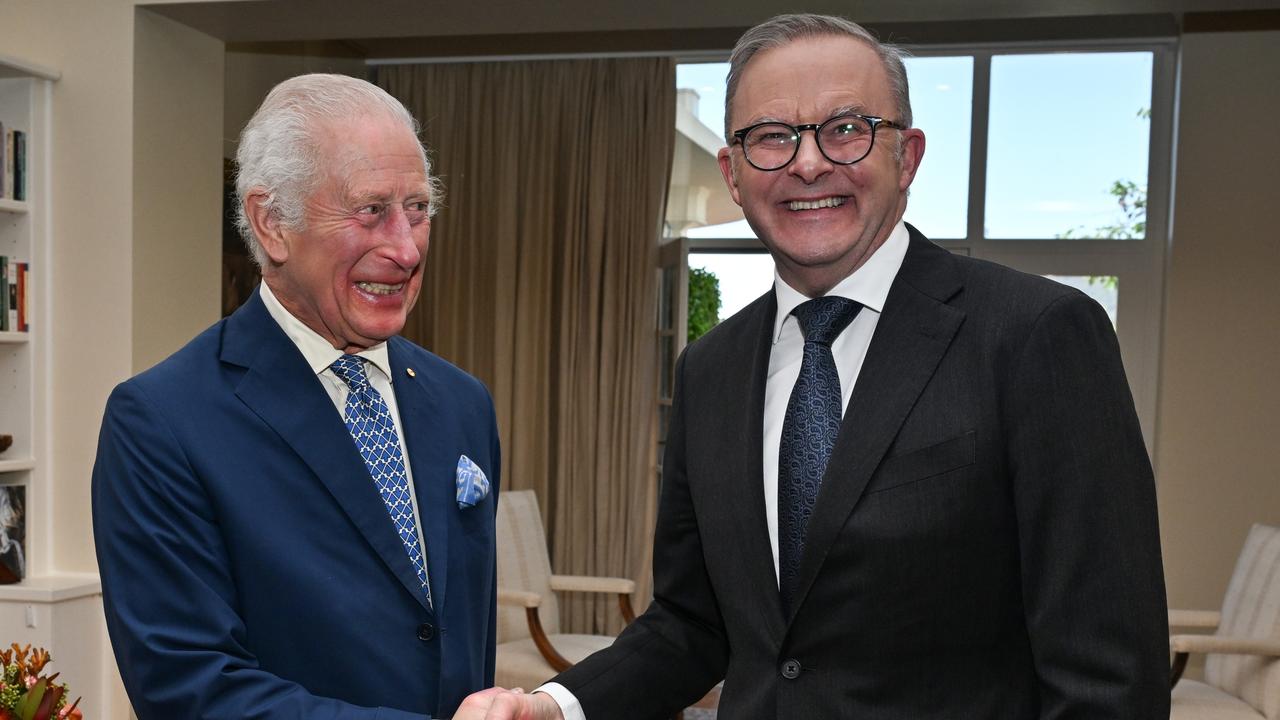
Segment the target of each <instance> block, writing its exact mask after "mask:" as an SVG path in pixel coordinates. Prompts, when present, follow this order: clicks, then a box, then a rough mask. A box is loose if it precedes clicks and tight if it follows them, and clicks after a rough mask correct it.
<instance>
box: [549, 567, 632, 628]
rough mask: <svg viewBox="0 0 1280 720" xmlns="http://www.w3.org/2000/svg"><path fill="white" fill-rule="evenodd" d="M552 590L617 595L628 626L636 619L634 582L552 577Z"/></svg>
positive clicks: (611, 578) (608, 578) (619, 610)
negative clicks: (633, 604) (633, 594)
mask: <svg viewBox="0 0 1280 720" xmlns="http://www.w3.org/2000/svg"><path fill="white" fill-rule="evenodd" d="M551 589H552V590H560V591H568V592H597V593H617V594H618V612H620V613H622V620H623V622H625V623H627V624H628V625H630V624H631V621H632V620H635V619H636V612H635V610H633V609H632V608H631V593H634V592H635V591H636V583H635V581H634V580H628V579H626V578H619V577H592V576H588V575H552V576H551Z"/></svg>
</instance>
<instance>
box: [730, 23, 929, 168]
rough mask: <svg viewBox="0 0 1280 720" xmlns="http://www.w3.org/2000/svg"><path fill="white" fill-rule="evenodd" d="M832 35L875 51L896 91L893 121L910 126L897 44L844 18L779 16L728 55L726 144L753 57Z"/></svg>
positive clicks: (904, 73)
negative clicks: (737, 96)
mask: <svg viewBox="0 0 1280 720" xmlns="http://www.w3.org/2000/svg"><path fill="white" fill-rule="evenodd" d="M830 35H835V36H837V37H839V36H845V37H851V38H853V39H855V40H858V41H859V42H862V43H865V44H866V45H867V46H869V47H870V48H871V49H872V50H875V51H876V54H877V55H879V56H880V61H881V62H882V63H884V69H885V72H886V73H888V75H889V89H890V90H891V91H892V92H893V98H894V102H895V103H896V105H897V108H896V110H897V113H898V117H896V118H890V119H891V120H893V121H894V122H898V123H902V125H903V126H904V127H911V92H910V89H909V88H908V86H907V68H906V66H905V65H904V64H903V58H905V57H907V52H906V51H905V50H903V49H902V48H900V47H898V46H897V45H891V44H889V43H882V42H880V41H879V40H877V39H876V37H875V36H874V35H872V34H871V33H870V32H869V31H868V30H867V29H866V28H864V27H862V26H861V25H859V24H857V23H855V22H851V21H849V20H845V19H844V18H842V17H835V16H832V15H815V14H811V13H803V14H793V15H777V16H775V17H772V18H769V19H768V20H765V21H764V22H762V23H760V24H759V25H756V26H755V27H753V28H751V29H750V30H748V31H746V32H745V33H743V35H742V37H740V38H738V44H737V45H734V47H733V54H732V55H730V56H729V77H728V80H727V81H726V87H725V93H724V139H725V142H727V143H730V144H732V142H733V126H732V124H731V123H732V122H733V120H732V118H731V115H732V110H733V96H734V95H735V94H737V92H738V83H739V82H741V81H742V73H743V72H744V71H745V70H746V68H747V64H748V63H750V62H751V60H752V58H754V57H755V56H756V55H757V54H758V53H760V52H763V51H765V50H772V49H773V48H776V47H781V46H783V45H786V44H788V43H791V42H794V41H796V40H803V39H805V38H813V37H824V36H830Z"/></svg>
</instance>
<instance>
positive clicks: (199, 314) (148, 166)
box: [132, 10, 224, 372]
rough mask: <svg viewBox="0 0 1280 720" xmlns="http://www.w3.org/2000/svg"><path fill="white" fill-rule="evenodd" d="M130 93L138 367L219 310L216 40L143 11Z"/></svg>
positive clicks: (219, 50)
mask: <svg viewBox="0 0 1280 720" xmlns="http://www.w3.org/2000/svg"><path fill="white" fill-rule="evenodd" d="M134 28H135V39H134V66H133V73H134V94H133V118H134V122H133V147H134V153H133V197H134V203H133V257H132V259H133V277H134V278H135V282H134V283H133V357H132V369H133V370H134V371H135V372H137V371H141V370H145V369H146V368H148V367H151V366H152V365H154V364H156V363H157V362H159V361H161V360H163V359H164V358H166V357H168V356H169V354H170V353H172V352H173V351H174V350H176V349H178V348H179V347H180V346H181V345H182V344H183V343H185V342H186V341H187V340H189V339H191V338H192V337H194V336H195V335H196V334H197V333H199V332H200V331H201V330H203V329H204V328H206V327H208V326H209V325H210V324H212V323H213V322H215V321H216V320H217V319H218V317H219V316H220V315H221V312H220V310H221V307H220V298H221V291H222V273H221V265H222V227H221V225H220V224H219V221H218V218H219V217H220V216H221V213H222V154H221V153H222V148H221V143H220V139H221V137H222V74H223V55H224V46H223V44H222V42H221V41H219V40H215V39H213V38H211V37H209V36H208V35H204V34H201V33H199V32H196V31H195V30H192V29H190V28H188V27H186V26H185V25H181V24H179V23H176V22H174V21H172V20H169V19H168V18H163V17H160V16H158V15H155V14H153V13H151V12H150V11H144V10H140V11H139V12H138V13H137V18H136V20H135V25H134Z"/></svg>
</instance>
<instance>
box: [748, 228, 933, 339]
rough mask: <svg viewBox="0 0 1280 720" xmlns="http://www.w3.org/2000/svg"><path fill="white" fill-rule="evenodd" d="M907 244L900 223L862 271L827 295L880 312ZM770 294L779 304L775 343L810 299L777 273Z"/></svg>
mask: <svg viewBox="0 0 1280 720" xmlns="http://www.w3.org/2000/svg"><path fill="white" fill-rule="evenodd" d="M909 240H910V234H909V233H908V232H907V226H906V225H905V224H904V223H903V222H902V221H901V220H899V221H898V224H897V226H895V227H894V228H893V231H892V232H890V233H889V237H888V238H886V239H885V241H884V244H883V245H881V246H880V247H879V248H877V249H876V251H875V252H873V253H871V257H869V258H867V261H866V262H865V263H863V264H862V266H861V267H859V268H858V269H857V270H854V271H853V272H852V273H850V274H849V276H848V277H846V278H845V279H843V280H841V281H840V282H839V283H836V286H835V287H833V288H831V290H830V291H828V292H827V295H838V296H840V297H846V298H849V299H850V300H853V301H854V302H856V303H859V304H860V305H862V306H863V307H864V308H866V309H868V310H873V311H875V312H876V313H880V312H883V311H884V302H885V299H886V298H888V297H889V288H890V286H892V285H893V279H894V278H895V277H897V275H898V270H899V269H900V268H901V267H902V259H903V258H904V257H906V255H907V246H908V245H909V244H910V243H909ZM773 292H774V295H775V297H776V298H777V300H778V314H777V315H775V316H774V319H773V342H775V343H776V342H778V341H779V340H780V339H781V338H782V328H783V326H784V325H785V324H786V322H787V319H788V318H790V317H792V315H791V311H792V310H795V309H796V306H797V305H799V304H800V303H803V302H805V301H807V300H810V299H811V298H809V297H807V296H805V295H804V294H803V293H801V292H800V291H799V290H796V289H795V288H793V287H791V286H790V285H788V284H787V283H786V282H785V281H784V280H783V279H782V277H781V276H779V275H778V271H777V270H776V269H775V270H774V272H773Z"/></svg>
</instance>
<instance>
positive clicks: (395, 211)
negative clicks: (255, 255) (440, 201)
mask: <svg viewBox="0 0 1280 720" xmlns="http://www.w3.org/2000/svg"><path fill="white" fill-rule="evenodd" d="M318 136H319V143H318V145H319V147H318V149H319V152H320V155H321V158H322V160H321V162H320V167H322V168H327V172H326V174H325V176H324V177H323V178H321V179H320V181H319V182H318V183H317V185H316V188H315V190H314V192H312V193H311V195H310V197H308V198H307V201H306V212H305V218H306V220H305V227H304V228H303V229H302V230H301V231H293V230H290V229H288V228H284V227H282V226H280V225H279V224H278V223H276V222H272V221H271V219H270V218H266V219H265V220H264V223H263V224H264V225H265V226H266V227H265V233H264V232H259V237H261V238H262V239H263V248H264V249H265V250H266V252H267V255H268V257H269V259H270V262H269V263H268V266H267V267H264V269H263V279H264V281H265V282H267V284H268V286H270V288H271V290H272V292H273V293H275V295H276V297H277V298H279V300H280V303H281V304H282V305H284V307H285V308H286V309H288V310H289V312H290V313H292V314H293V315H294V316H295V317H297V318H298V319H299V320H301V321H302V322H303V323H304V324H306V325H307V327H309V328H311V329H312V330H315V331H316V332H317V333H319V334H320V336H321V337H323V338H324V339H325V340H327V341H329V343H330V344H331V345H332V346H333V347H334V348H337V349H341V350H343V351H345V352H356V351H358V350H362V349H364V348H367V347H369V346H371V345H375V344H377V343H379V342H381V341H383V340H386V339H387V338H389V337H391V336H392V335H395V334H396V333H398V332H400V329H401V328H403V327H404V323H405V319H406V317H407V316H408V314H409V311H410V310H411V309H412V308H413V305H414V303H415V302H416V301H417V298H418V291H419V290H420V289H421V286H422V270H423V264H424V261H425V259H426V254H427V241H428V237H429V235H430V233H431V220H430V217H429V216H428V208H429V200H430V197H431V193H430V187H429V184H428V179H427V174H426V170H425V168H424V165H423V159H422V155H421V154H420V152H419V150H418V147H419V146H418V141H417V138H415V137H414V135H413V133H412V132H411V131H410V130H409V129H408V128H407V127H405V126H404V125H403V124H401V123H399V122H397V121H395V120H393V119H390V118H385V117H382V116H371V117H364V118H357V119H354V120H352V121H349V122H342V123H335V124H332V125H329V126H327V127H324V128H321V129H320V131H319V133H318ZM257 224H258V223H257V222H256V221H255V226H257ZM264 234H265V237H263V236H264Z"/></svg>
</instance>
